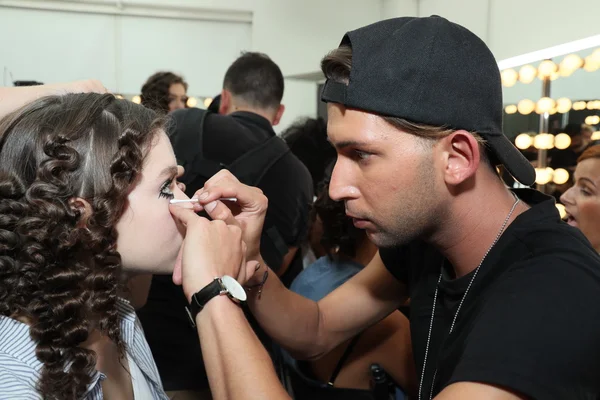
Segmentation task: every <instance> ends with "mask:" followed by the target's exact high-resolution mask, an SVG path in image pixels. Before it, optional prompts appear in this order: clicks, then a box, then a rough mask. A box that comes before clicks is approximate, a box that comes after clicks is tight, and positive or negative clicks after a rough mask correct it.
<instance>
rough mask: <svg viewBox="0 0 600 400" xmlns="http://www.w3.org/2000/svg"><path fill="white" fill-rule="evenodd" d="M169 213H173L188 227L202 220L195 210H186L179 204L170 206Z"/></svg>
mask: <svg viewBox="0 0 600 400" xmlns="http://www.w3.org/2000/svg"><path fill="white" fill-rule="evenodd" d="M169 211H170V212H171V215H173V216H174V217H175V218H177V220H178V221H179V222H181V223H182V224H183V225H184V226H186V227H187V226H188V225H189V224H191V223H192V222H194V221H195V220H196V219H198V218H200V217H199V216H198V215H196V213H195V212H194V209H193V208H184V207H182V206H181V205H178V204H171V205H169Z"/></svg>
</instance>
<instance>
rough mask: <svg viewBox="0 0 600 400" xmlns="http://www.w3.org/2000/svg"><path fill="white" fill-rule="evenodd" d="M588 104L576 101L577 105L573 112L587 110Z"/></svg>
mask: <svg viewBox="0 0 600 400" xmlns="http://www.w3.org/2000/svg"><path fill="white" fill-rule="evenodd" d="M586 105H587V103H586V102H585V101H576V102H575V103H573V110H575V111H581V110H585V107H586Z"/></svg>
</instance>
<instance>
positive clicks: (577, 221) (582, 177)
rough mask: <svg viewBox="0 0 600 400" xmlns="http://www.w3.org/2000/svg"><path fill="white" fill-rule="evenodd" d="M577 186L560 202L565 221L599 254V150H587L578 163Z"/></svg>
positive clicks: (599, 147)
mask: <svg viewBox="0 0 600 400" xmlns="http://www.w3.org/2000/svg"><path fill="white" fill-rule="evenodd" d="M573 178H574V181H575V184H574V185H573V186H572V187H571V188H570V189H569V190H567V191H566V192H565V193H564V194H563V195H562V196H561V198H560V200H561V202H562V204H564V206H565V209H566V211H567V217H566V221H567V223H568V224H569V225H571V226H574V227H576V228H578V229H580V230H581V232H582V233H583V234H584V235H585V237H586V238H587V239H588V240H589V241H590V243H591V244H592V246H593V247H594V249H595V250H596V251H597V252H599V253H600V146H598V145H596V146H592V147H589V148H588V149H587V150H585V151H584V152H583V153H582V154H581V156H580V157H579V159H578V160H577V167H576V169H575V174H574V175H573Z"/></svg>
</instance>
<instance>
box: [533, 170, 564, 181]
mask: <svg viewBox="0 0 600 400" xmlns="http://www.w3.org/2000/svg"><path fill="white" fill-rule="evenodd" d="M568 181H569V171H567V170H566V169H564V168H557V169H552V168H550V167H547V168H536V169H535V183H537V184H538V185H546V184H548V183H550V182H554V183H556V184H557V185H562V184H564V183H567V182H568Z"/></svg>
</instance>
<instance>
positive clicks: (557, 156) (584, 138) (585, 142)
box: [548, 124, 594, 172]
mask: <svg viewBox="0 0 600 400" xmlns="http://www.w3.org/2000/svg"><path fill="white" fill-rule="evenodd" d="M563 132H564V133H566V134H567V135H569V137H570V138H571V145H570V146H569V147H568V148H566V149H563V150H560V149H552V150H550V151H549V153H548V157H549V158H550V162H549V166H550V168H553V169H557V168H564V169H567V170H568V171H570V172H573V171H574V170H575V165H577V159H578V158H579V156H580V155H581V153H583V151H584V150H585V149H586V148H588V146H590V144H591V143H592V134H593V133H594V130H593V129H592V127H590V126H589V125H585V124H568V125H567V126H565V129H564V130H563Z"/></svg>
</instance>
